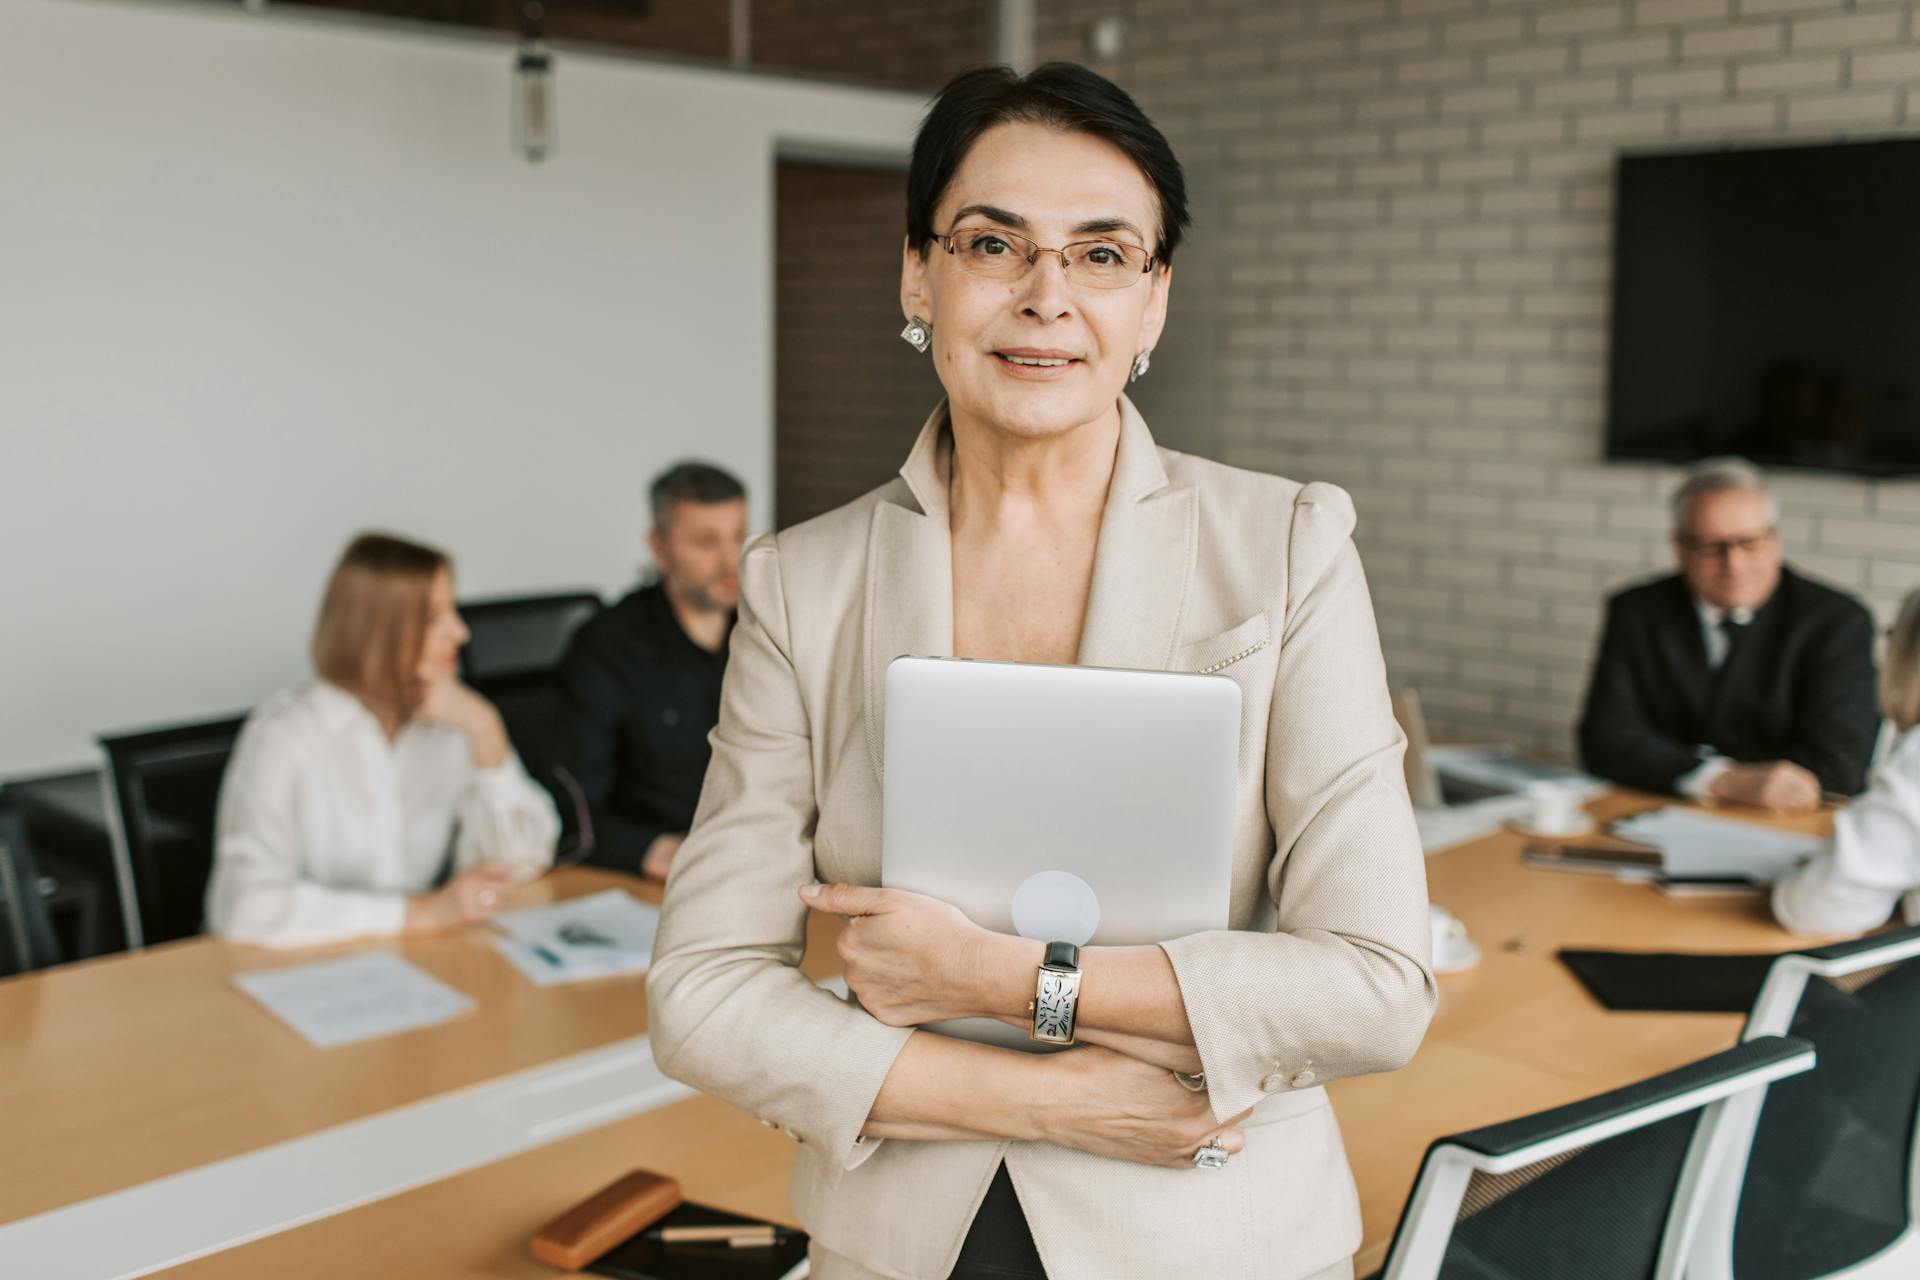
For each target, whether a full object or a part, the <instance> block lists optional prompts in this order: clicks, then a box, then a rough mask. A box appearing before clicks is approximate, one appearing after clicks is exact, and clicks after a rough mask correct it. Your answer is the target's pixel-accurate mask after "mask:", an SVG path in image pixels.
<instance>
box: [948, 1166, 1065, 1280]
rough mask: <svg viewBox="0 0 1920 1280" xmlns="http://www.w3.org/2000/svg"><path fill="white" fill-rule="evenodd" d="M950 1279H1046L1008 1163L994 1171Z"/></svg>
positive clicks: (1044, 1269)
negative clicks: (1008, 1172)
mask: <svg viewBox="0 0 1920 1280" xmlns="http://www.w3.org/2000/svg"><path fill="white" fill-rule="evenodd" d="M947 1280H1047V1269H1046V1268H1045V1267H1043V1266H1041V1265H1040V1251H1039V1250H1038V1249H1036V1248H1035V1247H1034V1244H1033V1232H1032V1231H1030V1230H1028V1229H1027V1215H1026V1214H1025V1213H1024V1212H1022V1210H1021V1208H1020V1197H1019V1196H1017V1195H1015V1194H1014V1190H1013V1179H1012V1178H1011V1177H1009V1176H1008V1175H1007V1166H1006V1165H1004V1164H1002V1165H1001V1166H1000V1167H999V1169H997V1170H996V1171H995V1172H994V1175H993V1182H992V1184H991V1185H990V1186H988V1187H987V1198H986V1199H985V1200H982V1201H981V1202H980V1212H978V1213H976V1214H974V1215H973V1225H972V1226H971V1227H969V1228H967V1238H966V1239H965V1240H964V1241H962V1242H961V1244H960V1260H959V1261H958V1262H957V1263H955V1264H954V1268H953V1271H952V1272H951V1273H950V1274H949V1275H948V1277H947Z"/></svg>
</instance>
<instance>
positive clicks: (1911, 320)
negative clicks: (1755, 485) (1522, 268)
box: [1607, 139, 1920, 475]
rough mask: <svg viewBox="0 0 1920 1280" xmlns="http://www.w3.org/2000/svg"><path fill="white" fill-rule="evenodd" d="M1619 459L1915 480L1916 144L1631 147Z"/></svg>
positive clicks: (1614, 412) (1919, 251)
mask: <svg viewBox="0 0 1920 1280" xmlns="http://www.w3.org/2000/svg"><path fill="white" fill-rule="evenodd" d="M1617 195H1618V198H1617V202H1616V206H1615V236H1614V277H1613V347H1612V352H1613V356H1612V376H1611V378H1610V379H1609V385H1608V417H1607V454H1608V456H1609V457H1614V458H1652V459H1665V460H1669V461H1688V460H1691V459H1696V458H1702V457H1710V456H1715V455H1720V454H1738V455H1740V456H1743V457H1746V458H1750V459H1752V460H1753V461H1755V462H1758V463H1762V464H1766V465H1772V466H1786V467H1813V468H1822V469H1829V470H1840V471H1851V472H1860V473H1866V474H1877V475H1894V474H1901V473H1920V139H1916V140H1910V141H1892V142H1861V143H1848V144H1839V145H1825V146H1796V147H1778V148H1765V149H1755V150H1720V151H1702V152H1689V153H1684V154H1683V153H1660V154H1651V153H1649V154H1632V153H1629V154H1627V155H1623V156H1622V157H1621V158H1620V166H1619V187H1618V193H1617Z"/></svg>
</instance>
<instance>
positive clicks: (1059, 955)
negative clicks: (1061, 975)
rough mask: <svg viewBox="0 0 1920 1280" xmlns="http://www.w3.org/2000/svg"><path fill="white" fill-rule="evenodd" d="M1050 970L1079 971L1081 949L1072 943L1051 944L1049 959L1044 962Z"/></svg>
mask: <svg viewBox="0 0 1920 1280" xmlns="http://www.w3.org/2000/svg"><path fill="white" fill-rule="evenodd" d="M1042 963H1043V964H1045V965H1046V966H1047V967H1048V968H1049V969H1078V968H1079V967H1080V948H1078V947H1076V946H1074V945H1073V944H1072V943H1071V942H1049V943H1048V944H1047V958H1046V959H1045V960H1044V961H1042Z"/></svg>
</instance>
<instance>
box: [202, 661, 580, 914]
mask: <svg viewBox="0 0 1920 1280" xmlns="http://www.w3.org/2000/svg"><path fill="white" fill-rule="evenodd" d="M456 828H457V835H456ZM559 834H560V820H559V818H558V816H557V815H556V814H555V813H554V808H553V801H552V800H551V799H550V798H549V797H548V796H547V794H546V793H545V792H543V791H542V790H540V788H539V787H538V786H536V785H535V784H534V782H533V780H532V779H530V778H528V777H527V774H526V771H525V770H524V769H522V768H521V767H520V761H519V759H518V757H515V756H509V757H508V758H507V759H506V760H505V761H504V762H503V763H501V764H500V765H498V766H496V767H494V768H492V769H481V768H478V767H476V766H475V764H474V762H473V752H472V749H471V747H470V746H469V744H468V741H467V736H466V735H465V734H464V733H462V732H460V731H459V730H458V729H455V728H452V727H450V726H447V725H437V724H408V725H406V726H404V727H402V728H401V730H400V732H399V733H398V734H396V735H395V736H394V737H393V739H392V740H389V739H388V738H387V735H386V733H385V731H384V730H382V729H381V727H380V722H379V720H378V719H376V718H375V716H374V714H373V713H372V712H371V711H369V710H368V709H367V707H366V706H365V704H363V703H362V702H361V701H360V699H358V698H356V697H354V696H353V695H352V694H350V693H348V692H346V691H345V690H344V689H341V688H339V687H337V686H335V685H331V684H328V683H326V682H325V681H320V680H315V681H313V682H311V683H309V684H305V685H301V686H298V687H296V688H293V689H289V690H285V691H283V692H281V693H277V694H275V695H274V696H273V697H271V698H269V699H267V700H266V701H265V702H263V703H261V704H260V706H259V707H257V708H256V709H255V710H254V712H253V714H252V715H250V716H249V717H247V723H246V726H245V727H244V728H243V729H241V731H240V738H239V741H238V742H237V743H236V744H235V745H234V752H233V758H232V759H231V760H230V761H229V762H228V764H227V772H226V776H225V778H224V779H223V780H222V782H221V786H220V806H219V814H218V818H217V820H216V824H215V835H214V860H213V877H212V879H211V880H210V882H209V883H208V885H207V928H208V930H209V931H210V932H213V933H217V934H221V935H223V936H225V937H228V938H232V939H234V940H236V941H240V942H255V943H262V944H265V945H268V946H289V947H290V946H308V945H311V944H314V943H322V942H335V941H339V940H340V939H343V938H352V937H358V936H362V935H367V934H395V933H398V932H400V929H401V926H402V924H403V922H404V921H405V919H406V914H407V898H408V896H409V895H411V894H416V893H420V892H422V891H424V890H426V889H429V888H431V887H432V885H433V882H434V880H435V879H436V877H437V876H438V875H439V873H440V871H441V869H442V868H443V867H444V866H445V864H446V861H447V851H448V847H449V845H451V846H452V850H453V865H454V869H455V870H464V869H465V868H467V867H470V866H473V865H475V864H477V863H481V862H503V863H506V864H508V865H509V866H511V867H513V868H514V869H515V871H517V872H518V873H519V874H520V875H521V876H523V877H524V876H532V875H535V874H538V873H539V872H540V871H542V870H544V869H545V868H546V867H548V866H549V865H551V864H552V862H553V848H554V842H555V840H556V839H558V837H559Z"/></svg>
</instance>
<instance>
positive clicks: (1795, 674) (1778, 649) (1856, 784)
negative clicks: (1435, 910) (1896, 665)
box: [1580, 568, 1880, 796]
mask: <svg viewBox="0 0 1920 1280" xmlns="http://www.w3.org/2000/svg"><path fill="white" fill-rule="evenodd" d="M1879 722H1880V713H1879V707H1878V701H1877V696H1876V689H1875V678H1874V668H1873V617H1872V615H1871V614H1869V613H1868V612H1867V609H1866V606H1864V605H1862V604H1861V603H1860V602H1859V601H1858V600H1855V599H1854V598H1853V597H1852V596H1849V595H1847V594H1846V593H1844V592H1841V591H1836V590H1834V589H1833V588H1832V587H1827V586H1822V585H1821V584H1820V583H1817V582H1814V581H1812V580H1810V579H1807V578H1803V577H1801V576H1800V575H1798V574H1796V573H1794V572H1793V571H1792V570H1791V569H1785V568H1783V569H1782V570H1781V572H1780V585H1779V586H1778V587H1776V588H1775V589H1774V592H1773V595H1772V596H1771V597H1770V598H1769V599H1768V600H1767V602H1766V603H1765V604H1763V605H1761V606H1760V607H1759V608H1758V609H1756V610H1755V611H1754V614H1753V619H1752V621H1751V622H1750V623H1749V624H1748V625H1747V626H1746V628H1745V629H1744V630H1743V631H1742V632H1741V633H1740V634H1739V636H1738V637H1737V638H1736V639H1734V640H1733V641H1732V644H1731V646H1730V647H1729V649H1728V651H1727V656H1726V659H1725V661H1723V662H1722V663H1721V664H1720V666H1719V667H1718V668H1709V667H1708V666H1707V649H1706V639H1705V637H1704V636H1703V635H1702V633H1701V627H1700V614H1699V612H1698V611H1697V610H1696V609H1695V607H1694V603H1693V594H1692V592H1691V591H1689V590H1688V588H1687V584H1686V580H1685V579H1683V578H1681V577H1679V576H1678V575H1675V576H1673V577H1667V578H1661V579H1658V580H1656V581H1653V582H1648V583H1644V584H1642V585H1640V586H1637V587H1632V588H1629V589H1628V590H1625V591H1622V592H1621V593H1619V594H1618V595H1616V596H1614V597H1613V598H1612V599H1611V600H1609V601H1608V602H1607V622H1606V631H1605V633H1604V635H1603V636H1602V637H1601V640H1600V656H1599V657H1598V658H1597V659H1596V660H1595V661H1594V665H1593V678H1592V680H1591V681H1590V683H1589V684H1588V686H1587V705H1586V711H1585V713H1584V714H1583V715H1582V716H1581V719H1580V756H1581V759H1582V761H1583V762H1584V763H1585V765H1586V767H1587V769H1588V770H1589V771H1590V772H1593V773H1597V774H1599V775H1600V776H1601V777H1603V778H1606V779H1608V780H1610V781H1613V782H1618V783H1621V784H1622V785H1624V786H1629V787H1637V788H1639V789H1640V790H1642V791H1663V792H1671V791H1672V790H1673V789H1674V786H1675V784H1676V783H1678V782H1679V780H1680V779H1681V778H1683V777H1685V776H1686V775H1687V774H1688V773H1689V772H1691V771H1692V770H1693V768H1694V767H1695V766H1696V765H1698V764H1699V763H1700V760H1701V755H1700V753H1699V750H1698V748H1700V747H1705V748H1707V749H1708V750H1709V751H1711V752H1713V753H1716V754H1718V755H1722V756H1725V757H1727V758H1728V759H1730V760H1734V761H1738V762H1741V763H1754V762H1768V761H1774V760H1791V761H1793V762H1794V763H1795V764H1798V765H1800V766H1802V767H1803V768H1805V769H1806V770H1808V771H1809V772H1810V773H1812V774H1813V775H1814V776H1815V777H1817V778H1819V779H1820V785H1821V787H1822V788H1823V789H1825V790H1827V791H1833V792H1838V793H1839V794H1841V795H1848V796H1851V795H1858V794H1859V793H1860V791H1861V790H1862V789H1863V788H1864V787H1865V786H1866V771H1867V761H1868V758H1869V757H1870V756H1871V755H1872V753H1873V743H1874V738H1875V736H1876V734H1877V733H1878V730H1879Z"/></svg>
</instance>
